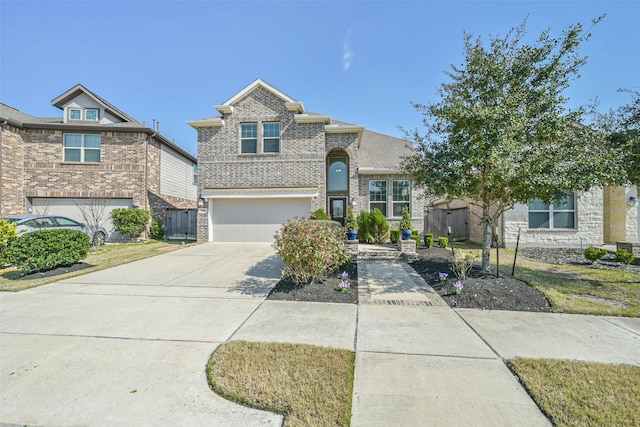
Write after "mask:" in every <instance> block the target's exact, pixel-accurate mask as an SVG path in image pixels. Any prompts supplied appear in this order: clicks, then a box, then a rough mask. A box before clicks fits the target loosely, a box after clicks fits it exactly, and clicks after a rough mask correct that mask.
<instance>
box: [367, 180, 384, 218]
mask: <svg viewBox="0 0 640 427" xmlns="http://www.w3.org/2000/svg"><path fill="white" fill-rule="evenodd" d="M374 209H380V212H382V214H383V215H384V216H387V181H379V180H371V181H369V210H370V211H373V210H374Z"/></svg>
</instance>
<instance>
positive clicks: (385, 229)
mask: <svg viewBox="0 0 640 427" xmlns="http://www.w3.org/2000/svg"><path fill="white" fill-rule="evenodd" d="M371 232H372V234H373V237H374V238H375V240H376V243H384V242H386V241H387V240H389V224H388V223H387V218H386V217H385V216H384V215H383V214H382V212H381V211H380V209H374V210H373V211H371Z"/></svg>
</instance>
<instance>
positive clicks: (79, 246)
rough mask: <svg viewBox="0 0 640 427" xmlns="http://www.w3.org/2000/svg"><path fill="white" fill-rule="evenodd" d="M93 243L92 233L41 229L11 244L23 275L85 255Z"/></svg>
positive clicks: (79, 258) (60, 264) (13, 259)
mask: <svg viewBox="0 0 640 427" xmlns="http://www.w3.org/2000/svg"><path fill="white" fill-rule="evenodd" d="M90 246H91V240H90V239H89V236H87V235H86V234H85V233H83V232H82V231H79V230H66V229H59V230H38V231H34V232H31V233H25V234H23V235H21V236H20V237H18V238H17V239H16V240H15V241H14V242H13V243H12V244H11V250H10V252H11V261H12V263H13V265H14V266H15V267H16V268H17V269H18V270H19V271H20V272H22V273H24V274H30V273H35V272H38V271H47V270H51V269H54V268H56V267H60V266H65V265H71V264H75V263H76V262H78V261H80V260H81V259H84V258H86V257H87V252H88V251H89V247H90Z"/></svg>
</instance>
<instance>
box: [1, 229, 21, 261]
mask: <svg viewBox="0 0 640 427" xmlns="http://www.w3.org/2000/svg"><path fill="white" fill-rule="evenodd" d="M17 238H18V233H17V232H16V224H15V223H13V224H12V223H10V222H9V221H7V220H6V219H0V267H3V266H5V265H7V264H11V261H10V260H9V246H11V243H13V242H14V241H15V240H16V239H17Z"/></svg>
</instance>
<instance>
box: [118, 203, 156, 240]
mask: <svg viewBox="0 0 640 427" xmlns="http://www.w3.org/2000/svg"><path fill="white" fill-rule="evenodd" d="M150 219H151V213H150V212H149V211H145V210H144V209H135V208H118V209H114V210H112V211H111V221H112V222H113V227H114V228H115V229H116V231H117V232H118V233H120V234H121V235H122V236H124V237H129V238H130V239H134V238H136V237H138V236H140V233H142V232H143V231H144V227H145V226H146V225H147V223H148V222H149V220H150Z"/></svg>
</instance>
